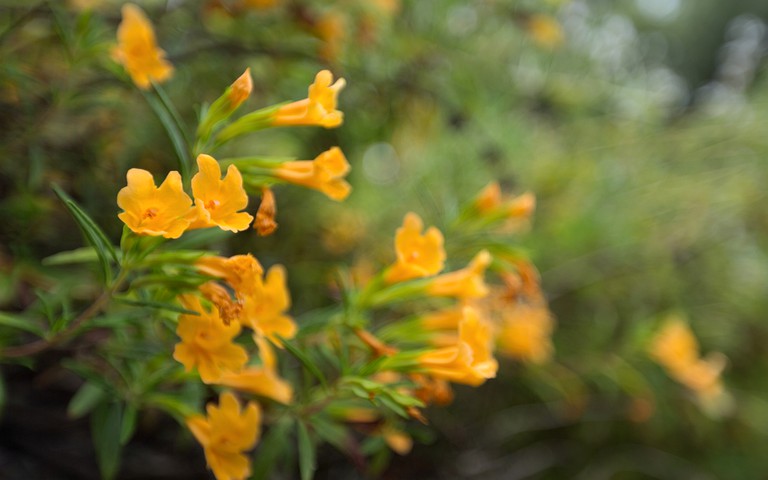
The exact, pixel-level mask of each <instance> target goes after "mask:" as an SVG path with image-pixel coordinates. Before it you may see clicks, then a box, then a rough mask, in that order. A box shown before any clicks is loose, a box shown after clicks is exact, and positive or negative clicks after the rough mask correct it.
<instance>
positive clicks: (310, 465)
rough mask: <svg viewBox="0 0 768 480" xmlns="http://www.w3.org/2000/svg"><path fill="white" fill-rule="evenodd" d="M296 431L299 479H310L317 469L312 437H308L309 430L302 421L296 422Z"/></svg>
mask: <svg viewBox="0 0 768 480" xmlns="http://www.w3.org/2000/svg"><path fill="white" fill-rule="evenodd" d="M296 432H297V434H298V441H299V472H301V480H312V477H314V476H315V470H316V469H317V461H316V460H317V459H316V458H315V457H316V454H317V452H316V451H315V446H314V445H313V444H312V439H311V438H309V431H308V430H307V426H306V425H305V424H304V422H297V423H296Z"/></svg>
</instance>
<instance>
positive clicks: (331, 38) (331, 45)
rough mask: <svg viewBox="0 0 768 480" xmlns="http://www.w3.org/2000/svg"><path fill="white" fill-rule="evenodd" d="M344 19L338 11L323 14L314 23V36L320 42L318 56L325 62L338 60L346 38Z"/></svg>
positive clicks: (345, 20) (346, 28) (345, 21)
mask: <svg viewBox="0 0 768 480" xmlns="http://www.w3.org/2000/svg"><path fill="white" fill-rule="evenodd" d="M346 23H347V19H346V17H345V16H344V15H343V14H342V13H341V12H338V11H335V10H332V11H328V12H326V13H324V14H323V15H321V16H320V18H319V19H318V20H317V22H316V23H315V34H316V35H317V37H318V38H319V39H320V40H321V41H322V45H321V46H320V50H319V52H318V53H319V54H320V57H321V58H323V59H324V60H326V61H329V62H334V61H336V60H338V58H339V53H340V52H341V49H342V47H343V45H344V40H345V39H346V37H347V30H348V27H347V25H346Z"/></svg>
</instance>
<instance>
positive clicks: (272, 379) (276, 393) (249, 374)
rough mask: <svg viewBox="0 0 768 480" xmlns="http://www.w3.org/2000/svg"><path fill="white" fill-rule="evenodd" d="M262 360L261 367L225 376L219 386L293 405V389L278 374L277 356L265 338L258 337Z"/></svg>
mask: <svg viewBox="0 0 768 480" xmlns="http://www.w3.org/2000/svg"><path fill="white" fill-rule="evenodd" d="M256 343H257V344H258V345H259V352H260V354H261V358H262V364H263V365H262V366H261V367H248V368H245V369H244V370H241V371H239V372H230V373H226V374H224V375H223V376H222V377H221V379H220V380H219V382H218V383H219V384H221V385H225V386H228V387H232V388H235V389H237V390H242V391H244V392H248V393H253V394H255V395H260V396H262V397H267V398H271V399H272V400H276V401H278V402H280V403H285V404H288V403H291V399H292V398H293V387H291V384H290V383H288V382H286V381H285V380H283V379H282V378H280V377H279V376H278V374H277V365H276V359H275V354H274V352H273V351H272V347H271V346H270V345H269V342H268V341H267V340H266V339H265V338H261V337H257V338H256Z"/></svg>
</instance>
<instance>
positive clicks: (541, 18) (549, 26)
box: [526, 15, 565, 49]
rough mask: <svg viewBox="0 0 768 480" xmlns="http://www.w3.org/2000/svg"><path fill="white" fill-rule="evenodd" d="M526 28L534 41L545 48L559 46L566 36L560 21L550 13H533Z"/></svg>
mask: <svg viewBox="0 0 768 480" xmlns="http://www.w3.org/2000/svg"><path fill="white" fill-rule="evenodd" d="M526 28H527V30H528V34H529V35H530V36H531V38H533V41H534V42H536V43H537V44H539V45H541V46H542V47H545V48H550V49H551V48H556V47H559V46H560V45H562V43H563V40H564V37H565V35H563V28H562V27H561V26H560V23H559V22H558V21H557V20H555V19H554V18H552V17H550V16H548V15H532V16H531V17H530V18H529V19H528V21H527V22H526Z"/></svg>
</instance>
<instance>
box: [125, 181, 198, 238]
mask: <svg viewBox="0 0 768 480" xmlns="http://www.w3.org/2000/svg"><path fill="white" fill-rule="evenodd" d="M126 179H127V181H128V186H127V187H123V188H122V189H121V190H120V192H118V194H117V204H118V206H120V208H122V209H123V210H124V212H123V213H121V214H119V215H118V217H119V218H120V220H122V221H123V222H124V223H125V224H126V225H127V226H128V228H130V229H131V230H133V231H134V232H135V233H138V234H141V235H152V236H160V235H162V236H163V237H165V238H179V237H180V236H181V234H182V233H184V230H186V229H187V227H188V226H189V223H190V215H191V214H192V212H193V211H194V210H193V209H192V199H191V198H189V195H187V194H186V193H184V188H183V186H182V184H181V175H179V172H170V173H169V174H168V176H167V177H166V178H165V181H164V182H163V183H162V185H160V187H156V186H155V181H154V179H153V178H152V174H151V173H149V172H148V171H146V170H141V169H138V168H132V169H130V170H128V173H127V175H126Z"/></svg>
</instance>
